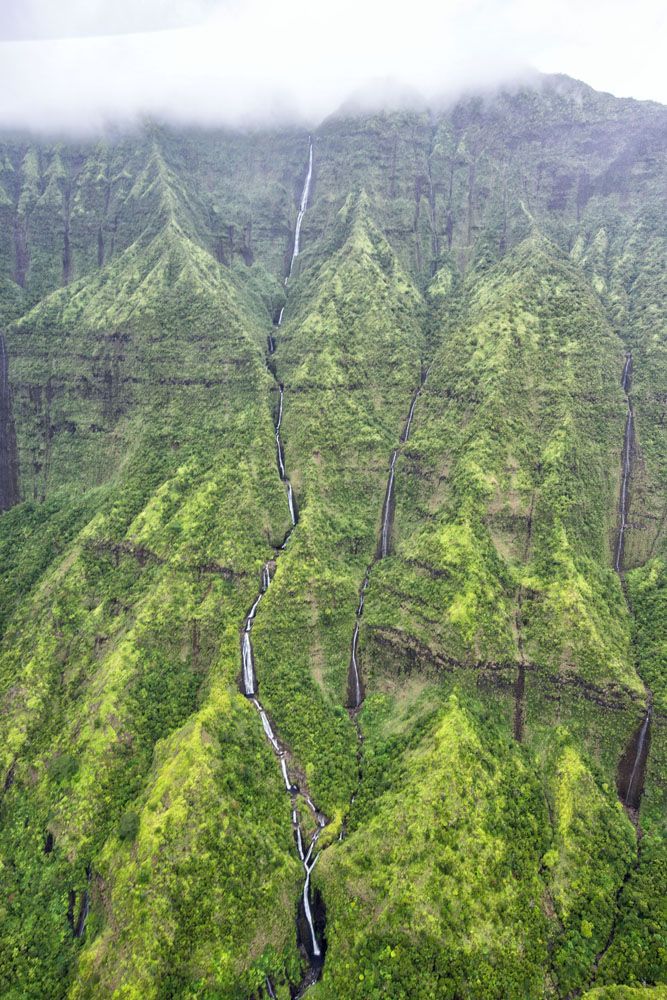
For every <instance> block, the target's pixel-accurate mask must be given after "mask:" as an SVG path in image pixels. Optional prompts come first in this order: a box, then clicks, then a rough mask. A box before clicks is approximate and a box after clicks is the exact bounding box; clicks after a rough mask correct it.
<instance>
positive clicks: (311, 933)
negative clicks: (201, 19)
mask: <svg viewBox="0 0 667 1000" xmlns="http://www.w3.org/2000/svg"><path fill="white" fill-rule="evenodd" d="M312 176H313V143H312V139H309V146H308V171H307V173H306V179H305V182H304V186H303V192H302V194H301V201H300V203H299V212H298V215H297V221H296V228H295V232H294V245H293V248H292V256H291V260H290V265H289V269H288V272H287V275H286V277H285V284H287V282H288V281H289V278H290V277H291V275H292V271H293V268H294V262H295V260H296V258H297V256H298V254H299V249H300V238H301V226H302V223H303V217H304V215H305V212H306V208H307V207H308V199H309V197H310V188H311V183H312ZM284 312H285V307H284V306H283V307H282V308H281V310H280V313H279V315H278V322H277V323H276V326H278V327H280V326H281V325H282V321H283V315H284ZM275 349H276V341H275V338H274V337H273V336H269V338H268V353H269V354H273V353H274V352H275ZM278 390H279V403H278V414H277V417H276V422H275V441H276V462H277V466H278V474H279V476H280V479H281V481H282V482H283V483H284V484H285V488H286V490H287V504H288V508H289V514H290V520H291V522H292V527H291V528H290V530H289V531H288V533H287V535H286V537H285V539H284V541H283V543H282V545H281V546H280V549H279V550H277V551H276V552H275V558H274V559H272V560H270V561H269V562H267V563H266V565H265V566H264V567H263V569H262V575H261V585H260V590H259V593H258V594H257V596H256V598H255V600H254V601H253V603H252V605H251V607H250V610H249V611H248V614H247V615H246V617H245V621H244V623H243V629H242V632H241V663H242V672H241V691H242V693H243V694H244V695H245V696H246V698H248V700H249V701H250V702H251V703H252V705H253V706H254V707H255V709H256V710H257V713H258V714H259V717H260V720H261V723H262V729H263V731H264V735H265V737H266V739H267V741H268V743H269V745H270V746H271V749H272V750H273V752H274V753H275V755H276V757H277V759H278V762H279V765H280V772H281V775H282V779H283V782H284V785H285V790H286V792H287V793H288V794H289V795H290V797H291V799H292V827H293V830H294V839H295V843H296V848H297V853H298V855H299V860H300V862H301V864H302V865H303V870H304V883H303V892H302V909H303V915H304V919H305V922H306V925H307V929H308V935H307V940H302V944H303V946H304V950H305V952H306V955H307V957H308V960H309V963H310V969H309V971H308V973H307V974H306V977H305V978H304V980H303V982H302V983H301V985H300V987H299V991H298V994H297V995H298V996H301V995H302V993H303V992H304V991H305V989H307V987H308V986H310V985H311V984H312V983H314V982H315V981H316V980H317V978H319V970H320V968H321V964H322V958H323V954H322V944H321V942H320V940H318V936H317V932H316V929H315V921H314V918H313V911H312V904H311V899H310V876H311V873H312V870H313V868H314V867H315V864H316V862H317V859H318V857H319V854H314V849H315V846H316V844H317V841H318V839H319V835H320V832H321V830H322V828H323V827H324V826H326V824H327V823H328V819H327V817H326V816H325V815H324V814H323V813H322V812H321V811H320V810H319V809H318V808H317V807H316V805H315V803H314V802H313V800H312V798H311V796H310V794H309V792H308V790H307V788H300V787H299V785H298V784H297V783H296V782H295V781H292V779H291V777H290V773H289V760H290V758H289V753H288V751H287V749H286V747H284V746H283V744H282V742H281V740H280V738H279V736H278V735H277V734H276V732H275V730H274V729H273V726H272V725H271V722H270V720H269V716H268V714H267V712H266V710H265V708H264V706H263V705H262V702H261V701H260V699H259V697H258V681H257V674H256V671H255V655H254V651H253V645H252V627H253V624H254V622H255V617H256V615H257V611H258V608H259V605H260V602H261V600H262V598H263V597H264V595H265V594H266V592H267V590H268V589H269V587H270V585H271V581H272V579H273V575H274V572H275V566H276V560H277V558H278V556H279V554H280V551H282V550H284V549H285V547H286V546H287V543H288V541H289V539H290V538H291V535H292V532H293V531H294V528H295V527H296V525H297V523H298V508H297V505H296V501H295V498H294V490H293V489H292V484H291V482H290V480H289V477H288V475H287V470H286V468H285V451H284V448H283V443H282V438H281V427H282V422H283V408H284V397H285V390H284V386H283V385H282V383H279V384H278ZM299 798H300V799H302V800H303V802H304V803H305V804H306V806H307V808H308V810H309V811H310V813H311V814H312V817H313V820H314V822H315V831H314V833H313V834H312V835H311V836H310V838H309V844H308V848H307V850H305V849H304V842H305V840H306V837H305V836H304V833H303V830H302V829H301V824H300V822H299V812H298V808H297V803H298V800H299ZM265 986H266V992H267V995H268V996H269V997H275V990H274V986H273V983H272V982H271V980H270V979H269V978H268V977H267V979H266V982H265Z"/></svg>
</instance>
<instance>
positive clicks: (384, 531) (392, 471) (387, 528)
mask: <svg viewBox="0 0 667 1000" xmlns="http://www.w3.org/2000/svg"><path fill="white" fill-rule="evenodd" d="M427 378H428V372H426V373H425V374H424V375H423V377H422V381H421V384H420V385H419V387H418V388H417V389H416V390H415V392H414V394H413V396H412V401H411V403H410V409H409V411H408V417H407V420H406V422H405V427H404V428H403V433H402V434H401V437H400V442H401V444H405V443H406V442H407V441H408V439H409V437H410V429H411V427H412V418H413V416H414V412H415V406H416V405H417V400H418V399H419V396H420V395H421V391H422V389H423V387H424V385H425V384H426V380H427ZM398 455H399V449H398V448H394V450H393V451H392V453H391V459H390V462H389V478H388V480H387V487H386V490H385V499H384V504H383V506H382V517H381V522H380V524H381V527H380V539H379V543H378V547H377V549H376V552H375V558H374V559H373V562H372V563H371V564H370V566H368V568H367V569H366V573H365V574H364V579H363V581H362V584H361V588H360V590H359V602H358V604H357V610H356V613H355V617H354V630H353V632H352V642H351V645H350V665H349V668H348V674H347V710H348V712H349V714H350V718H351V719H352V721H353V723H354V726H355V729H356V731H357V739H358V741H359V750H358V753H357V765H358V768H359V773H358V781H357V790H358V788H359V785H360V784H361V780H362V748H363V741H364V736H363V733H362V731H361V726H360V725H359V720H358V718H357V715H358V713H359V709H360V708H361V706H362V704H363V701H364V686H363V681H362V679H361V667H360V663H359V631H360V628H361V620H362V618H363V614H364V604H365V601H366V591H367V589H368V584H369V583H370V578H371V572H372V569H373V566H374V565H375V563H376V562H378V561H379V560H380V559H384V558H385V556H387V555H389V551H390V541H391V527H392V520H393V501H394V482H395V478H396V462H397V459H398ZM355 797H356V791H355V792H353V794H352V796H351V797H350V809H351V808H352V806H353V805H354V800H355ZM348 815H349V810H348ZM346 827H347V816H346V817H345V818H344V819H343V823H342V825H341V830H340V835H339V837H338V839H339V840H343V839H344V837H345V833H346Z"/></svg>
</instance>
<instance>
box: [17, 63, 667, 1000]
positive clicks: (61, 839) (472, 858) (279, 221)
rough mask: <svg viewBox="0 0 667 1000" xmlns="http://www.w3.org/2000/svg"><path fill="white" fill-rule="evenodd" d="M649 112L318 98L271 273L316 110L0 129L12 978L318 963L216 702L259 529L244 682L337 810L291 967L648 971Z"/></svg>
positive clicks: (569, 986) (658, 545)
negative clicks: (626, 782)
mask: <svg viewBox="0 0 667 1000" xmlns="http://www.w3.org/2000/svg"><path fill="white" fill-rule="evenodd" d="M664 123H665V110H664V109H663V108H661V107H660V106H658V105H651V104H638V103H636V102H631V101H618V100H616V99H614V98H611V97H609V96H607V95H601V94H596V93H595V92H594V91H591V90H590V89H589V88H587V87H585V86H584V85H579V84H575V83H574V82H573V81H568V80H566V79H560V78H556V79H553V80H550V81H544V83H543V85H540V86H536V87H534V88H526V89H519V90H517V91H514V92H508V93H503V94H499V95H497V96H496V97H495V98H493V99H491V98H489V99H488V100H484V101H482V100H477V99H474V98H470V99H466V100H463V101H461V102H460V103H459V104H457V105H456V106H455V107H454V108H451V109H449V110H446V111H438V112H437V113H433V114H430V113H426V112H412V111H403V112H400V113H386V114H374V115H370V116H369V115H361V114H356V113H355V112H354V110H353V109H352V108H348V109H343V110H342V111H341V112H340V113H339V114H338V115H336V116H333V117H332V118H331V119H330V120H328V121H327V122H325V123H323V124H322V125H321V126H320V127H319V128H318V129H317V130H316V132H315V133H314V137H313V138H314V148H315V173H314V179H313V187H312V192H311V201H310V204H309V208H308V211H307V213H306V217H305V221H304V226H303V230H302V247H301V250H302V252H301V254H300V255H299V257H298V258H297V260H296V266H295V268H294V271H293V273H292V276H291V278H290V280H289V282H288V285H287V287H286V286H285V283H284V280H283V279H284V275H285V272H286V267H287V263H288V261H289V258H290V253H291V239H292V235H293V230H294V220H295V215H296V209H297V205H298V199H299V196H300V191H301V187H302V184H303V179H304V172H305V168H306V162H307V150H308V137H307V134H305V133H304V132H303V131H301V130H290V129H283V130H279V131H276V132H269V131H262V132H256V133H251V132H248V133H246V134H236V133H228V132H214V131H191V132H190V131H187V130H183V131H174V130H170V129H167V128H163V127H159V126H156V125H152V124H151V125H146V126H144V127H143V128H141V129H139V130H137V132H135V133H134V134H132V135H127V136H124V137H121V138H116V139H115V140H113V141H112V140H105V141H100V142H99V143H88V142H82V143H78V144H76V143H67V142H62V143H58V144H52V143H51V144H50V143H48V142H44V143H41V142H38V141H35V140H34V139H31V138H28V137H24V136H20V135H18V136H17V135H15V136H6V137H1V138H2V141H1V142H0V223H1V224H0V326H1V328H2V331H3V334H4V338H5V343H6V347H7V352H8V358H9V381H10V386H11V416H12V419H13V422H14V426H15V439H16V460H17V462H18V468H19V476H20V491H21V497H22V500H21V502H20V503H19V504H17V505H16V506H14V507H12V508H11V509H10V510H8V511H5V512H4V513H2V515H1V516H0V570H1V572H0V634H1V637H2V639H1V646H0V692H1V695H2V701H1V704H2V708H1V709H0V789H2V791H0V927H1V928H2V934H0V993H1V994H2V996H3V997H7V998H11V1000H19V998H21V1000H23V998H35V1000H37V998H40V1000H41V998H42V997H53V998H64V997H70V998H72V1000H74V998H77V1000H83V998H93V997H98V996H113V997H118V998H121V997H124V998H139V997H142V998H143V997H149V998H151V997H152V998H155V1000H157V998H164V1000H167V998H176V997H178V998H180V997H183V998H186V997H187V998H190V997H191V998H194V997H200V998H211V1000H213V998H215V1000H223V998H224V1000H248V998H250V997H254V998H258V997H260V996H264V995H266V989H265V980H266V977H267V976H269V977H270V979H271V982H272V984H273V987H274V989H275V992H276V994H277V996H278V997H279V998H280V1000H287V998H288V996H289V995H290V992H289V991H290V984H291V985H292V986H293V985H294V984H296V983H298V982H299V981H300V980H301V977H302V975H303V970H304V963H305V958H304V955H303V953H302V951H301V950H300V948H299V946H298V943H297V937H296V931H295V916H296V913H297V905H298V902H299V899H300V896H301V892H302V888H303V870H302V867H301V866H300V864H299V862H298V858H297V855H296V852H295V849H294V841H293V831H292V827H291V817H290V800H289V798H288V796H286V795H285V792H284V786H283V782H282V778H281V774H280V770H279V768H278V766H277V762H276V759H275V756H274V754H273V752H272V751H271V748H270V747H269V745H268V744H267V742H266V740H265V739H264V736H263V733H262V728H261V724H260V721H259V718H258V716H257V713H256V712H255V711H254V709H253V708H252V706H251V705H250V704H249V703H248V701H247V700H246V699H244V698H243V697H242V696H241V695H240V694H239V690H238V679H239V674H240V646H239V637H240V628H241V626H242V622H243V620H244V616H245V615H246V614H247V611H248V609H249V607H250V606H251V604H252V602H253V601H254V599H255V597H256V595H257V593H258V588H259V586H260V573H261V570H262V567H263V566H264V565H265V564H266V563H267V561H269V560H272V561H275V566H274V575H273V581H272V584H271V587H270V588H269V590H268V592H267V594H266V596H265V597H264V598H263V600H262V602H261V604H260V606H259V609H258V612H257V617H256V621H255V624H254V627H253V645H254V652H255V660H256V664H255V665H256V671H257V676H258V681H259V687H260V694H261V698H262V702H263V704H264V705H265V707H266V709H267V712H268V713H269V716H270V717H271V720H272V722H273V725H274V726H275V729H276V731H277V732H278V733H279V735H280V738H281V740H282V741H283V742H284V743H285V745H286V746H287V747H288V748H289V750H290V766H291V768H292V770H293V773H294V775H295V777H296V778H297V780H300V781H301V782H302V783H303V781H304V779H305V781H306V782H307V785H308V789H309V790H310V792H311V794H312V796H313V798H314V799H315V801H316V803H317V805H318V806H319V807H320V808H321V809H322V810H323V811H324V812H325V813H326V815H327V817H328V818H329V820H330V823H329V824H328V826H327V827H326V828H325V830H324V831H323V832H322V835H321V838H320V846H321V847H322V848H323V852H322V856H321V857H320V859H319V861H318V864H317V866H316V868H315V869H314V871H313V876H312V879H313V888H314V890H315V893H316V894H317V898H318V900H321V901H322V903H323V904H324V907H325V908H326V929H325V937H326V945H327V951H326V960H325V963H324V968H323V974H322V978H321V980H320V982H319V983H318V984H317V985H315V986H313V987H312V988H311V993H310V995H312V996H313V998H316V997H320V998H322V1000H324V998H331V1000H333V998H342V997H345V998H346V1000H347V998H353V997H358V998H364V1000H365V998H373V997H380V996H391V997H396V998H406V1000H407V998H410V1000H412V998H424V1000H426V998H429V1000H431V998H435V997H437V998H447V997H451V998H452V1000H453V998H462V997H465V998H466V1000H486V998H495V997H497V998H499V1000H500V998H506V997H508V998H509V997H511V998H517V1000H520V998H521V1000H523V998H535V1000H538V998H551V997H563V998H565V997H571V996H583V997H586V998H589V1000H605V998H609V1000H617V998H618V1000H625V998H628V1000H634V998H635V997H637V998H638V1000H641V998H643V997H646V1000H653V998H656V1000H657V998H659V997H664V996H665V989H666V984H667V912H666V910H665V905H666V903H665V900H667V827H666V820H665V817H666V816H667V801H666V800H665V784H664V774H665V766H667V743H666V736H665V732H666V730H665V719H666V718H667V686H666V685H667V681H666V678H667V549H666V547H665V546H666V542H665V538H666V537H667V536H665V523H666V519H665V511H666V510H667V495H666V494H665V483H666V482H667V436H666V435H665V426H667V362H666V358H667V355H666V351H667V346H666V341H665V334H664V321H665V302H666V301H667V295H666V294H665V285H664V281H665V277H664V274H665V268H664V264H665V260H666V259H667V234H666V231H665V211H664V207H665V206H664V185H665V160H664V149H663V148H662V147H661V145H660V141H661V140H660V135H661V133H662V131H664ZM283 306H285V312H284V322H283V323H282V324H281V325H280V327H277V326H276V322H277V318H278V314H279V312H280V310H281V308H282V307H283ZM269 335H272V336H273V337H274V338H275V352H274V353H272V354H271V355H270V356H269V355H268V354H267V338H268V337H269ZM627 351H632V355H633V376H632V383H631V399H632V405H633V409H634V414H635V434H634V438H633V448H632V453H633V470H632V480H631V489H630V516H629V528H628V532H627V535H626V540H625V568H626V569H627V570H628V572H627V573H626V574H625V577H624V579H621V578H619V575H618V574H616V573H615V572H614V570H613V552H614V548H615V545H616V540H617V525H618V494H619V487H620V470H621V451H622V446H623V434H624V427H625V421H626V410H627V401H626V398H625V395H624V393H623V391H622V389H621V385H620V377H621V371H622V368H623V363H624V356H625V354H626V352H627ZM267 362H268V364H267ZM424 379H425V381H424ZM279 384H282V385H283V386H284V409H283V415H282V427H281V434H282V439H283V442H284V446H285V464H286V466H287V469H288V472H289V476H290V479H291V482H292V484H293V487H294V492H295V497H296V502H297V507H298V515H299V517H298V524H297V526H296V528H295V530H294V532H293V534H292V536H291V538H290V541H289V544H288V545H287V546H286V548H285V549H284V550H282V549H281V548H280V546H281V544H282V542H283V539H284V538H285V535H286V532H287V531H288V529H289V526H290V518H289V513H288V507H287V500H286V495H285V488H284V484H282V483H281V481H280V478H279V476H278V471H277V467H276V450H275V439H274V424H275V420H276V416H277V407H278V385H279ZM418 389H419V396H418V399H417V402H416V404H415V407H414V417H413V421H412V425H411V431H410V436H409V439H408V440H407V441H405V440H403V438H402V435H403V431H404V429H405V424H406V419H407V416H408V411H409V408H410V405H411V401H412V400H413V399H414V394H415V392H416V391H417V390H418ZM0 446H1V447H0V456H2V461H1V462H0V475H2V474H3V469H4V468H5V464H6V456H7V454H8V453H9V450H11V448H13V443H12V440H11V439H10V436H9V434H8V427H5V426H3V427H2V428H0ZM394 449H398V457H397V460H396V466H395V483H394V493H393V502H392V505H391V515H392V517H391V525H390V539H391V544H390V552H389V555H388V556H387V557H386V558H384V559H381V560H377V559H376V553H377V545H378V533H379V530H380V520H381V517H382V512H383V503H384V499H385V491H386V486H387V480H388V475H389V463H390V459H391V455H392V452H393V450H394ZM3 463H5V464H3ZM367 571H369V574H370V575H369V585H368V589H367V591H366V594H365V609H364V615H363V618H362V620H361V631H360V639H359V660H360V663H361V670H362V675H363V677H362V679H363V685H364V689H365V701H364V705H363V708H362V709H361V711H360V713H359V714H358V716H357V717H356V720H353V719H352V718H351V717H350V715H349V713H348V711H347V709H346V707H345V706H346V702H347V697H348V691H347V685H348V666H349V660H350V650H351V641H352V632H353V628H354V623H355V608H356V607H357V603H358V599H359V589H360V587H361V585H362V581H363V580H364V577H365V574H366V572H367ZM649 708H650V710H651V725H650V731H649V739H650V744H649V752H648V762H647V766H646V770H645V774H644V773H642V782H643V785H644V794H643V796H642V800H641V808H640V810H639V812H638V814H635V813H631V812H629V811H626V810H625V809H624V808H623V805H622V803H621V802H620V801H619V799H618V789H617V769H618V767H619V762H620V761H621V759H622V758H623V756H624V755H625V754H626V753H627V748H628V747H629V746H632V741H633V739H636V735H637V732H638V729H639V727H640V726H641V724H642V721H643V719H644V718H645V715H646V712H647V710H648V709H649ZM355 721H356V722H357V723H358V726H359V728H360V731H361V733H362V734H363V742H362V743H360V742H359V740H358V734H357V729H356V726H355ZM303 818H304V827H308V823H309V822H310V820H309V819H308V818H307V816H306V813H305V810H304V813H303ZM318 919H319V917H318Z"/></svg>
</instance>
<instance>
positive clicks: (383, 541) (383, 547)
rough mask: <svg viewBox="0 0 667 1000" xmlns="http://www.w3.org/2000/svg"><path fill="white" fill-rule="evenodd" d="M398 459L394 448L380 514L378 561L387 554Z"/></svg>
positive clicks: (396, 449) (396, 450)
mask: <svg viewBox="0 0 667 1000" xmlns="http://www.w3.org/2000/svg"><path fill="white" fill-rule="evenodd" d="M397 458H398V448H394V450H393V452H392V455H391V465H390V466H389V482H388V483H387V493H386V495H385V498H384V510H383V513H382V534H381V537H380V559H384V558H385V556H387V555H388V554H389V533H390V530H391V504H392V500H393V495H394V473H395V470H396V459H397Z"/></svg>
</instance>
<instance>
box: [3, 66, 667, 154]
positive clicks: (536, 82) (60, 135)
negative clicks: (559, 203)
mask: <svg viewBox="0 0 667 1000" xmlns="http://www.w3.org/2000/svg"><path fill="white" fill-rule="evenodd" d="M535 100H539V101H540V102H541V110H540V112H539V117H541V118H543V117H544V116H545V115H547V116H551V117H552V118H553V120H554V121H561V122H562V123H563V124H564V123H565V122H567V121H571V122H573V123H574V122H584V121H587V120H594V119H595V118H596V116H600V117H601V118H604V119H606V118H614V117H616V116H619V117H621V118H622V117H624V116H626V115H627V116H630V117H631V116H632V115H636V114H642V113H646V114H651V113H660V111H661V110H663V111H664V109H665V105H662V104H660V103H659V102H656V101H650V100H637V99H635V98H619V97H615V96H614V95H612V94H609V93H605V92H602V91H597V90H595V89H593V88H592V87H590V86H589V85H588V84H586V83H584V82H582V81H580V80H575V79H573V78H571V77H569V76H567V75H565V74H545V73H540V72H538V71H537V70H532V69H526V70H525V71H523V72H522V73H519V74H517V75H516V76H515V78H513V79H511V80H508V81H506V82H503V83H489V84H487V85H477V86H469V87H465V88H463V89H460V90H458V91H449V92H443V93H435V94H432V95H431V96H430V97H427V96H426V95H425V94H424V93H421V92H420V91H419V90H418V89H417V88H415V87H414V86H412V85H409V84H404V83H401V81H400V79H398V78H393V77H387V78H378V79H375V80H369V81H368V82H367V83H366V84H364V85H362V86H359V87H358V88H356V89H355V90H354V91H353V92H352V93H350V95H349V97H348V98H346V99H345V100H344V101H343V102H342V103H341V104H340V106H339V107H338V109H337V110H333V111H331V112H329V113H328V114H325V115H324V116H323V117H321V118H320V119H310V120H308V119H305V118H303V116H301V115H296V116H295V115H293V114H292V113H291V112H290V111H289V110H282V111H280V110H274V111H272V112H268V113H249V114H248V115H247V116H246V117H245V120H244V119H243V118H241V119H238V120H234V121H233V122H231V123H230V122H226V121H225V117H224V113H223V114H222V120H221V121H220V122H219V123H216V121H215V118H214V116H212V117H211V120H210V122H209V123H208V124H207V123H202V122H201V121H196V122H195V121H189V120H188V116H187V114H183V113H176V114H174V115H170V114H168V113H166V114H162V115H150V116H148V115H142V114H141V113H136V114H133V115H128V116H125V117H117V118H114V117H112V116H111V117H109V118H108V120H106V121H105V122H104V124H101V123H100V124H98V125H95V126H91V125H89V124H86V123H81V124H80V125H77V124H76V122H73V123H72V124H71V125H70V126H69V127H68V128H66V129H62V128H58V129H55V130H51V129H50V127H49V126H48V125H44V126H42V127H38V128H35V127H34V126H30V127H26V129H25V130H23V129H21V128H16V127H12V128H8V127H6V126H5V127H3V126H0V140H4V141H17V140H23V141H25V140H31V139H32V140H33V141H48V142H63V143H65V144H70V143H73V142H74V143H79V142H82V143H88V142H94V141H96V140H99V139H104V140H106V141H120V140H121V139H123V138H131V137H132V136H133V135H136V136H140V135H142V134H144V133H150V132H151V130H153V129H156V128H169V129H170V130H173V131H181V132H184V133H187V132H192V133H195V134H196V133H198V132H216V131H222V132H223V133H239V134H243V133H246V134H248V133H249V134H253V133H256V132H263V131H268V132H271V131H276V130H291V129H298V130H303V131H317V130H318V129H320V128H326V126H327V124H328V123H330V122H334V121H337V120H341V119H346V118H351V119H355V118H356V119H360V118H365V117H369V116H375V115H392V114H398V113H411V114H424V115H427V116H428V117H429V118H431V119H434V120H435V119H437V118H438V117H441V116H447V115H455V114H456V112H457V110H459V109H463V108H475V109H476V110H477V111H478V112H479V113H481V114H484V115H488V116H493V114H494V113H495V114H502V113H503V111H507V110H508V109H509V108H511V107H512V106H513V105H514V106H516V107H517V108H521V109H522V110H523V111H524V113H526V112H529V109H530V104H531V102H532V101H535ZM534 110H535V113H536V114H537V113H538V112H537V108H535V109H534Z"/></svg>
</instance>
